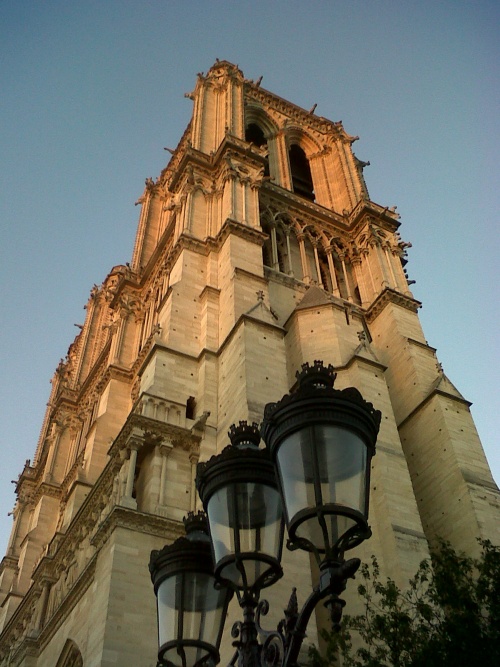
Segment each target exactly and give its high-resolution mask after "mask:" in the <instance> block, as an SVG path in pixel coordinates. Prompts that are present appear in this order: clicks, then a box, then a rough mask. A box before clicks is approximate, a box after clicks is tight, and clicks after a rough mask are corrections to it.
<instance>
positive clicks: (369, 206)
mask: <svg viewBox="0 0 500 667" xmlns="http://www.w3.org/2000/svg"><path fill="white" fill-rule="evenodd" d="M372 216H374V217H375V218H376V219H377V223H378V224H379V225H380V226H381V227H382V228H383V229H387V231H390V232H395V231H396V230H397V229H398V228H399V227H400V225H401V223H400V222H399V215H398V214H397V213H396V211H395V210H393V209H390V208H388V207H387V206H386V207H383V206H380V204H376V203H375V202H373V201H371V200H370V199H367V200H360V201H359V202H358V203H357V204H356V206H355V207H354V208H353V210H352V211H351V213H350V214H349V218H348V219H349V227H350V229H351V231H353V232H357V230H359V229H360V228H361V227H363V226H364V225H365V224H366V218H367V217H372Z"/></svg>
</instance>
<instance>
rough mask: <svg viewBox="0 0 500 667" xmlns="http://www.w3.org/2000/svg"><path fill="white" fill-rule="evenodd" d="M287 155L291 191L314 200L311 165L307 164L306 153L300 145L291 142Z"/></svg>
mask: <svg viewBox="0 0 500 667" xmlns="http://www.w3.org/2000/svg"><path fill="white" fill-rule="evenodd" d="M289 157H290V169H291V172H292V187H293V191H294V192H295V193H296V194H298V195H300V196H301V197H304V198H305V199H309V200H310V201H314V200H315V196H314V187H313V180H312V175H311V167H310V166H309V160H308V159H307V157H306V154H305V153H304V151H303V150H302V148H301V147H300V146H297V144H292V145H291V146H290V151H289Z"/></svg>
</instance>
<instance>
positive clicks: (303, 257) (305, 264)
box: [297, 234, 311, 284]
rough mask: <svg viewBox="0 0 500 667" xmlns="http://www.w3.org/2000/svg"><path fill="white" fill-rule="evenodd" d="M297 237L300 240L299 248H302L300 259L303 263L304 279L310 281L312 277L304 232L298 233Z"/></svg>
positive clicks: (306, 281)
mask: <svg viewBox="0 0 500 667" xmlns="http://www.w3.org/2000/svg"><path fill="white" fill-rule="evenodd" d="M297 239H298V242H299V250H300V261H301V263H302V280H303V281H304V282H305V283H308V284H309V283H310V282H311V278H310V276H309V264H308V261H307V255H306V246H305V243H304V234H298V235H297Z"/></svg>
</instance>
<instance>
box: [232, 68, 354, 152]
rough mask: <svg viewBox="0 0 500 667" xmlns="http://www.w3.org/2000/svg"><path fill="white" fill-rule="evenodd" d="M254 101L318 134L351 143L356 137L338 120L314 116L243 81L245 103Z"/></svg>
mask: <svg viewBox="0 0 500 667" xmlns="http://www.w3.org/2000/svg"><path fill="white" fill-rule="evenodd" d="M249 100H252V101H256V102H257V103H259V104H260V105H262V106H263V110H264V112H265V110H266V107H267V108H270V109H273V110H274V111H277V112H278V113H280V114H282V115H283V116H286V117H287V118H290V119H291V120H295V121H296V122H298V123H299V124H300V125H305V126H306V127H308V128H312V129H313V130H315V131H316V132H319V133H320V134H330V135H332V134H333V135H334V136H336V137H339V138H341V139H342V140H344V141H347V142H349V143H352V142H353V141H355V139H356V138H357V137H352V136H350V135H349V134H347V132H346V131H345V130H344V128H343V126H342V123H341V122H340V121H338V122H335V121H331V120H328V119H327V118H324V117H323V116H316V115H314V114H313V113H310V112H309V111H307V110H306V109H303V108H302V107H299V106H298V105H296V104H293V103H292V102H288V100H285V99H283V98H282V97H279V96H278V95H275V94H274V93H272V92H270V91H269V90H266V89H265V88H261V87H260V86H257V85H255V84H254V83H253V82H251V81H248V80H247V81H246V82H245V103H247V104H248V101H249Z"/></svg>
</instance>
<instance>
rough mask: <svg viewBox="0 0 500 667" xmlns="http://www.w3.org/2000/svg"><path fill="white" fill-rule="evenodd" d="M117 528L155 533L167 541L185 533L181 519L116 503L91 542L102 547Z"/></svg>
mask: <svg viewBox="0 0 500 667" xmlns="http://www.w3.org/2000/svg"><path fill="white" fill-rule="evenodd" d="M116 528H126V529H128V530H133V531H134V532H135V533H143V534H145V535H154V536H155V537H160V538H162V539H164V540H165V541H166V542H173V541H174V540H176V539H177V538H178V537H182V536H183V535H184V534H185V530H184V524H183V523H182V522H180V521H174V520H172V519H167V518H165V517H161V516H157V515H155V514H148V513H146V512H139V511H138V510H134V509H129V508H127V507H121V506H120V505H115V506H114V507H113V509H112V510H111V512H110V513H109V514H108V516H107V517H106V519H105V520H104V521H103V522H102V523H101V525H100V526H99V529H98V530H97V532H96V533H95V535H94V536H93V537H92V541H91V544H92V545H94V546H95V548H96V549H97V551H99V550H100V549H101V548H102V546H103V545H104V544H105V542H106V541H107V540H108V539H109V537H110V535H111V534H112V533H113V531H114V530H115V529H116Z"/></svg>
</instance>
